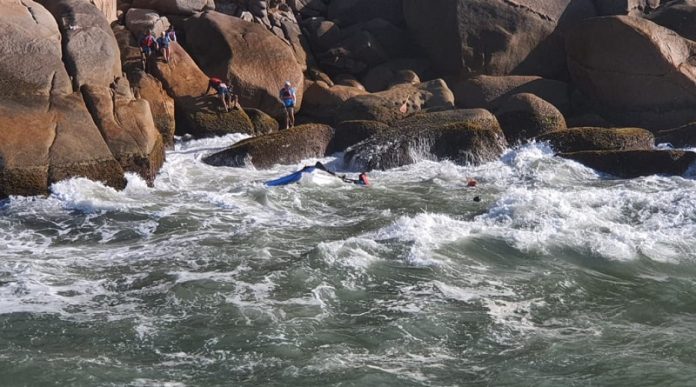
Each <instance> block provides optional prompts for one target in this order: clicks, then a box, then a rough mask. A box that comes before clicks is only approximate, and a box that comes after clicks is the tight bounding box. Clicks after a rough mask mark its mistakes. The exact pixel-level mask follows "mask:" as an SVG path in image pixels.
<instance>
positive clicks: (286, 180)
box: [264, 167, 316, 187]
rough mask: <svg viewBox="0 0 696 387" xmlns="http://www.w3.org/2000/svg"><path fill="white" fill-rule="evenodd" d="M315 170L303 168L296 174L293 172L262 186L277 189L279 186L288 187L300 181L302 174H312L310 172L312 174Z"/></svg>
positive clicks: (313, 168)
mask: <svg viewBox="0 0 696 387" xmlns="http://www.w3.org/2000/svg"><path fill="white" fill-rule="evenodd" d="M315 169H316V168H315V167H304V168H302V169H301V170H299V171H297V172H293V173H291V174H289V175H286V176H282V177H279V178H277V179H275V180H269V181H267V182H265V183H264V184H266V185H267V186H269V187H278V186H281V185H288V184H292V183H297V182H299V181H300V180H302V174H303V173H312V172H314V170H315Z"/></svg>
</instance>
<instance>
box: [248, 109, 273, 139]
mask: <svg viewBox="0 0 696 387" xmlns="http://www.w3.org/2000/svg"><path fill="white" fill-rule="evenodd" d="M244 112H246V114H247V116H249V119H250V120H251V123H252V125H253V126H254V133H255V134H256V135H257V136H258V135H261V134H268V133H273V132H277V131H278V128H280V124H278V121H276V120H275V118H273V117H271V116H269V115H268V114H266V113H264V112H263V111H261V110H259V109H254V108H245V109H244Z"/></svg>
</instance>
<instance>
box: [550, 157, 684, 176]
mask: <svg viewBox="0 0 696 387" xmlns="http://www.w3.org/2000/svg"><path fill="white" fill-rule="evenodd" d="M559 155H560V156H561V157H565V158H568V159H571V160H575V161H577V162H579V163H581V164H583V165H585V166H588V167H590V168H592V169H596V170H598V171H600V172H603V173H607V174H610V175H614V176H617V177H622V178H627V179H630V178H634V177H639V176H650V175H656V174H659V175H683V174H684V173H686V171H688V170H689V168H690V167H691V166H692V165H693V163H694V162H696V153H694V152H685V151H673V150H629V151H584V152H574V153H561V154H559Z"/></svg>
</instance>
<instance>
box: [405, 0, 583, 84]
mask: <svg viewBox="0 0 696 387" xmlns="http://www.w3.org/2000/svg"><path fill="white" fill-rule="evenodd" d="M403 3H404V15H405V18H406V24H407V25H408V27H409V29H410V31H411V33H412V36H413V37H414V38H415V39H416V42H417V43H418V44H419V45H420V46H421V47H422V48H423V49H424V50H425V51H426V52H427V54H428V55H429V56H430V58H431V59H432V61H433V64H434V65H435V66H436V67H437V68H438V69H439V70H440V71H441V72H442V73H444V74H450V75H466V76H468V75H470V74H488V75H508V74H534V75H540V76H544V77H548V78H563V77H565V76H566V64H565V63H566V62H565V55H564V51H563V40H562V33H563V32H564V30H565V29H566V28H567V27H568V26H569V25H572V24H573V23H575V22H577V21H579V20H582V19H585V18H588V17H592V16H595V14H596V11H595V8H594V4H593V3H592V0H553V1H539V0H515V1H510V0H430V1H423V0H403Z"/></svg>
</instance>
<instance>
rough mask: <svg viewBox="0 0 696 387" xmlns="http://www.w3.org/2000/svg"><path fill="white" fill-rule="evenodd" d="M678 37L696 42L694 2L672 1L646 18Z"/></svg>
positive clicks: (687, 0) (695, 2)
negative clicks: (676, 34)
mask: <svg viewBox="0 0 696 387" xmlns="http://www.w3.org/2000/svg"><path fill="white" fill-rule="evenodd" d="M646 17H647V18H648V19H650V20H652V21H653V22H655V23H657V24H659V25H661V26H663V27H666V28H669V29H670V30H672V31H674V32H676V33H678V34H679V35H681V36H683V37H685V38H687V39H690V40H696V0H673V1H670V2H667V3H665V4H663V5H662V6H661V7H660V8H658V9H657V10H656V11H655V12H652V13H650V14H649V15H648V16H646Z"/></svg>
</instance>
